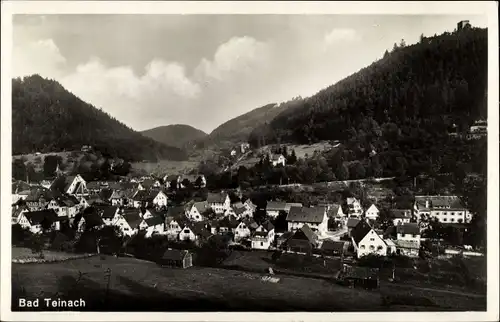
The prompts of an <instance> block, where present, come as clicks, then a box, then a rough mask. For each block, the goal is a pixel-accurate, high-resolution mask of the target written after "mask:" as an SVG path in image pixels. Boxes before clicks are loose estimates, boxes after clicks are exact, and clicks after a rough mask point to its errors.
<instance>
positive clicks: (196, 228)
mask: <svg viewBox="0 0 500 322" xmlns="http://www.w3.org/2000/svg"><path fill="white" fill-rule="evenodd" d="M206 225H207V223H206V222H201V221H200V222H195V223H191V222H188V224H187V226H188V227H189V228H190V229H191V230H192V231H193V233H194V234H195V235H197V236H201V237H204V238H207V237H209V236H211V235H212V233H210V232H209V231H208V229H207V228H206V227H205V226H206Z"/></svg>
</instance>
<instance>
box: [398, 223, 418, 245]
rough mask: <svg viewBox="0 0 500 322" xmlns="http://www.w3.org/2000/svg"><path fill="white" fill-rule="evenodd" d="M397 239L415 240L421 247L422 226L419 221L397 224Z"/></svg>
mask: <svg viewBox="0 0 500 322" xmlns="http://www.w3.org/2000/svg"><path fill="white" fill-rule="evenodd" d="M396 239H397V240H406V241H411V242H415V243H417V244H418V246H419V247H420V228H419V227H418V224H417V223H405V224H402V225H398V226H396Z"/></svg>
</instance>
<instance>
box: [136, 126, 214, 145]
mask: <svg viewBox="0 0 500 322" xmlns="http://www.w3.org/2000/svg"><path fill="white" fill-rule="evenodd" d="M141 133H142V135H144V136H147V137H149V138H152V139H153V140H155V141H158V142H160V143H163V144H166V145H170V146H175V147H178V148H184V146H185V145H187V144H189V143H191V142H193V141H195V140H199V139H202V138H204V137H206V136H207V134H206V133H205V132H203V131H202V130H198V129H196V128H194V127H192V126H190V125H185V124H172V125H166V126H159V127H155V128H153V129H149V130H145V131H141Z"/></svg>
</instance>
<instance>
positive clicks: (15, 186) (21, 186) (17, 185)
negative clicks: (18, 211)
mask: <svg viewBox="0 0 500 322" xmlns="http://www.w3.org/2000/svg"><path fill="white" fill-rule="evenodd" d="M30 188H31V186H30V185H29V184H27V183H26V182H24V181H21V180H18V181H16V182H13V183H12V193H18V192H21V191H26V190H30Z"/></svg>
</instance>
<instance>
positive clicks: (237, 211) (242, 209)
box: [232, 206, 247, 215]
mask: <svg viewBox="0 0 500 322" xmlns="http://www.w3.org/2000/svg"><path fill="white" fill-rule="evenodd" d="M232 208H233V210H234V213H235V214H236V215H241V214H242V213H244V212H245V211H246V210H247V209H246V208H245V207H234V206H233V207H232Z"/></svg>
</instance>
